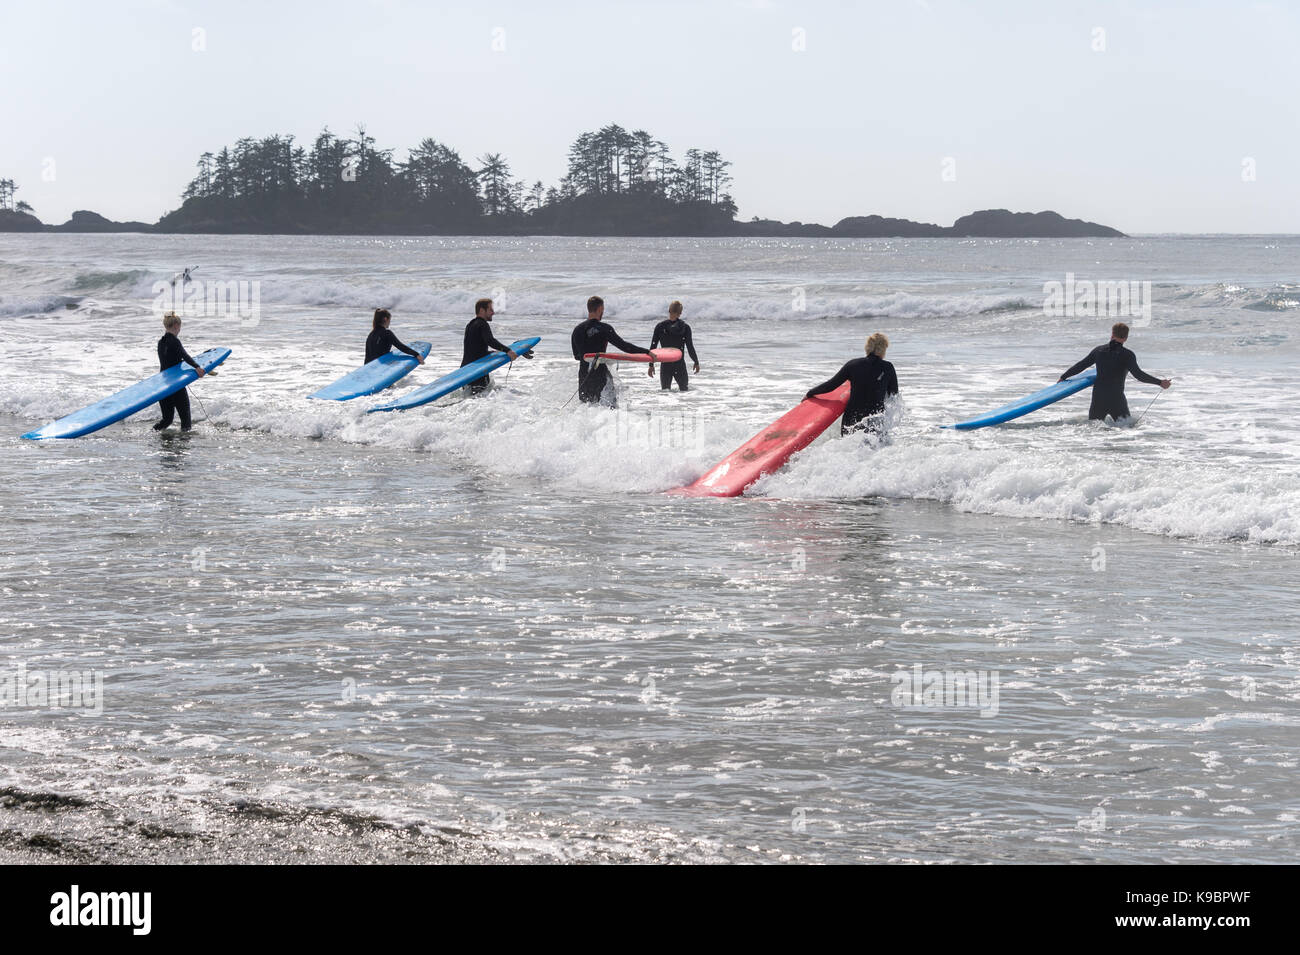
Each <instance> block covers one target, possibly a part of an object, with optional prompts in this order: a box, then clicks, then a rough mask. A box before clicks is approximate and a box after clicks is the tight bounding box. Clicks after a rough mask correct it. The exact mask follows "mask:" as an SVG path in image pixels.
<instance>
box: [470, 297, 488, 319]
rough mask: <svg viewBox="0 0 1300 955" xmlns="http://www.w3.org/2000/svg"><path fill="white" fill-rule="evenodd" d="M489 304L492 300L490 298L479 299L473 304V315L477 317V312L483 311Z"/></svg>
mask: <svg viewBox="0 0 1300 955" xmlns="http://www.w3.org/2000/svg"><path fill="white" fill-rule="evenodd" d="M491 304H492V299H490V298H481V299H479V300H478V301H477V302H475V303H474V314H475V315H477V314H478V313H479V312H481V311H483V309H485V308H487V307H488V306H489V305H491Z"/></svg>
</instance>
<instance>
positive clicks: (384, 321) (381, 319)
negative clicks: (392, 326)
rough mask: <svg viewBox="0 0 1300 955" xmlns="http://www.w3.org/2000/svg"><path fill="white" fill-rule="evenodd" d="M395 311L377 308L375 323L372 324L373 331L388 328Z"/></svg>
mask: <svg viewBox="0 0 1300 955" xmlns="http://www.w3.org/2000/svg"><path fill="white" fill-rule="evenodd" d="M392 319H393V313H392V312H390V311H389V310H388V309H386V308H377V309H375V324H374V325H372V326H370V327H371V331H376V332H377V331H379V330H380V329H381V328H387V327H388V323H389V322H390V321H392Z"/></svg>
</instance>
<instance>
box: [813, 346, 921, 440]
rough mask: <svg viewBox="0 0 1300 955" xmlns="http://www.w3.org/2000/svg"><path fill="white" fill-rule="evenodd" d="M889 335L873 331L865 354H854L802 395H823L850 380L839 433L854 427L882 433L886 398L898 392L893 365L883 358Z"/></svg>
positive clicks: (846, 431) (896, 376)
mask: <svg viewBox="0 0 1300 955" xmlns="http://www.w3.org/2000/svg"><path fill="white" fill-rule="evenodd" d="M888 348H889V339H888V338H886V337H885V336H884V335H883V334H882V333H880V332H876V333H875V334H873V335H872V336H871V337H870V338H868V339H867V346H866V352H867V356H866V357H865V358H854V359H853V360H852V361H849V362H846V363H845V364H844V367H843V368H841V369H840V370H839V371H837V372H836V373H835V377H833V378H831V379H829V380H827V381H823V382H822V383H821V384H820V385H818V386H817V387H816V388H810V389H809V390H808V393H807V394H806V395H804V398H805V399H807V398H811V397H813V396H814V395H824V394H826V393H827V392H828V391H834V390H835V389H836V388H838V387H839V386H840V385H842V384H844V383H845V382H846V381H847V382H849V384H850V388H849V403H848V404H847V405H846V406H845V408H844V417H843V418H841V419H840V434H842V435H843V434H848V433H849V432H850V431H852V430H854V429H855V428H857V429H859V430H863V431H870V432H872V433H874V434H878V435H879V434H883V433H884V430H885V415H884V413H885V399H887V398H888V397H889V396H891V395H896V394H898V375H897V374H896V373H895V372H894V366H893V364H891V363H890V362H887V361H885V351H886V349H888Z"/></svg>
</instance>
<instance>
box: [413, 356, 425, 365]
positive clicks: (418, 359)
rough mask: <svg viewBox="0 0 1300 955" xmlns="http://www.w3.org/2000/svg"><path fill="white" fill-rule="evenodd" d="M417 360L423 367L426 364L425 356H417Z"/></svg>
mask: <svg viewBox="0 0 1300 955" xmlns="http://www.w3.org/2000/svg"><path fill="white" fill-rule="evenodd" d="M415 360H416V361H418V362H419V363H420V364H421V365H423V364H424V356H423V355H416V356H415Z"/></svg>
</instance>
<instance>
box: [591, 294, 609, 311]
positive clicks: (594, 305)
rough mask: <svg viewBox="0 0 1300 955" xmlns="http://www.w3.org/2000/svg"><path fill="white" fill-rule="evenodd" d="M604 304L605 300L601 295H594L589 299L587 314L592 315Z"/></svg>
mask: <svg viewBox="0 0 1300 955" xmlns="http://www.w3.org/2000/svg"><path fill="white" fill-rule="evenodd" d="M604 304H605V300H604V299H603V298H601V297H600V296H599V295H593V296H592V297H591V298H589V299H587V314H588V315H590V314H591V313H592V312H594V311H596V309H598V308H600V307H601V306H602V305H604Z"/></svg>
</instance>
